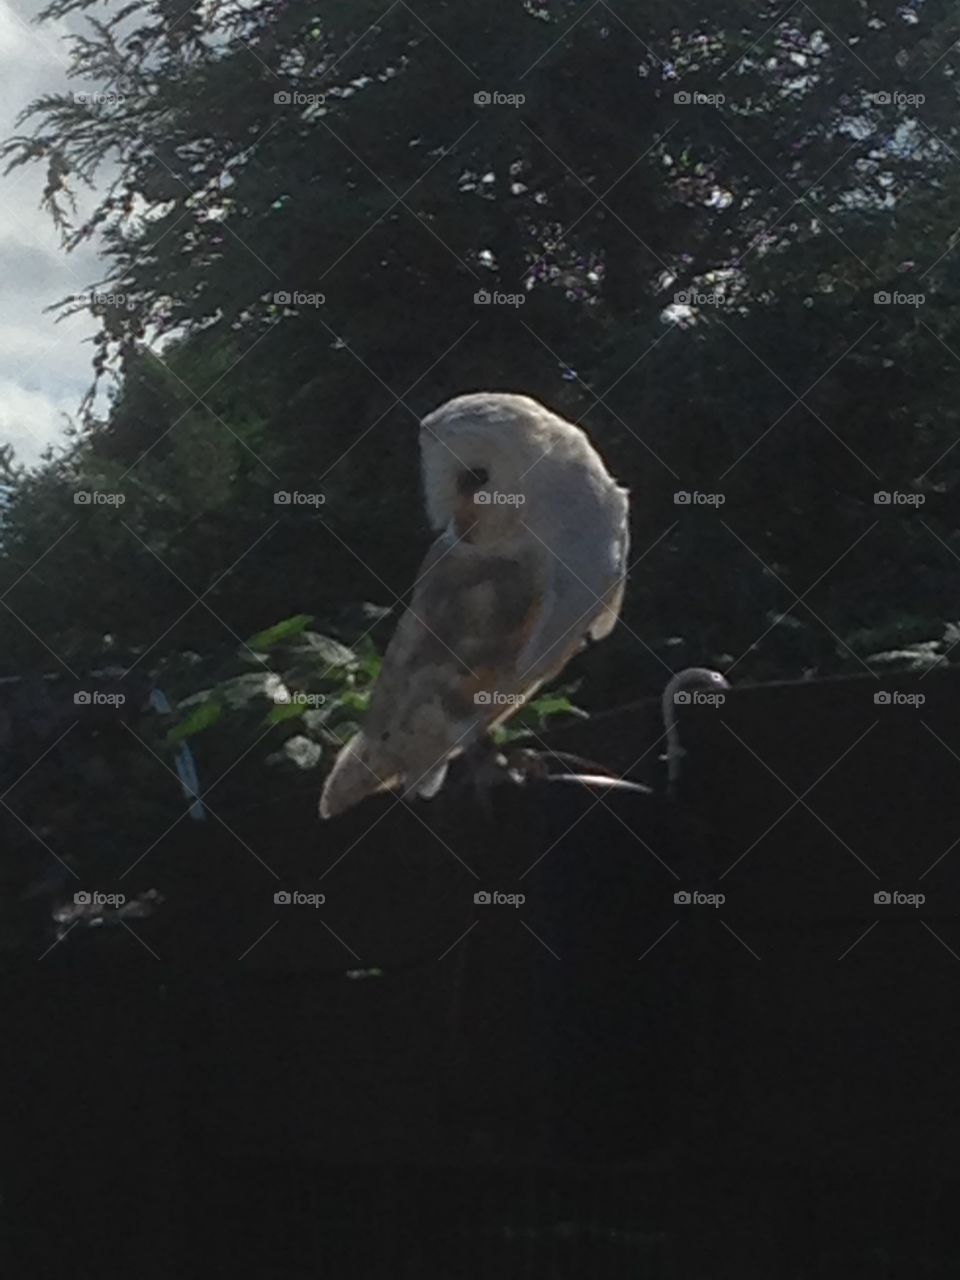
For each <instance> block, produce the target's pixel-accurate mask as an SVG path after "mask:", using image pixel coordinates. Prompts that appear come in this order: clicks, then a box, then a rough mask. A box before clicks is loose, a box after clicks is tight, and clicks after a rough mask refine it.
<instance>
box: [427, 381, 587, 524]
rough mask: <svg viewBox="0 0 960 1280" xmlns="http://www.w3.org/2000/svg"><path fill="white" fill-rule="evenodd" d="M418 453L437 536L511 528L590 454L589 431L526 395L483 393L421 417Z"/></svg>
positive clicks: (456, 400)
mask: <svg viewBox="0 0 960 1280" xmlns="http://www.w3.org/2000/svg"><path fill="white" fill-rule="evenodd" d="M420 450H421V458H422V468H423V488H424V497H425V501H426V508H427V516H428V518H429V520H430V523H431V525H432V526H433V528H434V529H436V530H437V531H438V532H439V531H440V530H442V529H445V528H447V527H449V526H450V525H451V522H452V523H453V525H454V527H455V528H456V529H457V530H458V532H460V533H463V531H464V529H465V527H467V526H468V525H470V524H475V525H476V526H477V527H478V528H480V529H481V530H491V531H493V530H506V529H509V528H511V527H512V526H513V525H515V524H517V523H519V522H520V520H521V519H523V518H524V517H525V516H526V517H529V515H530V514H531V505H532V504H535V503H537V501H538V498H539V497H541V496H542V495H543V494H545V493H548V492H550V490H551V486H552V487H553V488H554V490H555V489H556V488H557V485H558V482H559V476H560V471H561V470H562V469H563V468H564V467H566V466H569V465H570V464H571V463H575V462H579V463H580V464H581V465H582V462H583V459H584V455H585V453H586V452H591V450H590V445H589V443H588V441H587V438H586V436H585V435H584V433H583V432H582V431H581V430H580V429H579V427H575V426H574V425H573V424H572V423H569V422H565V421H564V420H563V419H562V418H560V417H558V416H557V415H556V414H554V413H551V412H550V410H549V409H547V408H546V407H545V406H544V405H542V404H539V403H538V402H537V401H536V400H532V399H531V398H530V397H529V396H521V395H511V394H509V393H507V392H491V391H486V392H478V393H476V394H472V395H463V396H457V397H456V398H455V399H453V400H448V401H447V402H446V403H445V404H443V405H441V406H440V408H439V409H435V410H434V411H433V413H430V414H428V415H427V417H426V418H424V420H423V423H422V424H421V427H420Z"/></svg>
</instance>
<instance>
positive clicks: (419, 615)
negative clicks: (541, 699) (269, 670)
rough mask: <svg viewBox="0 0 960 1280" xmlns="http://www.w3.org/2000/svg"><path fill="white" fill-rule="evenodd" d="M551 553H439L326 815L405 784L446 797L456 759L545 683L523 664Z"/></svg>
mask: <svg viewBox="0 0 960 1280" xmlns="http://www.w3.org/2000/svg"><path fill="white" fill-rule="evenodd" d="M550 574H551V567H550V564H549V554H548V553H547V551H546V550H545V548H543V547H539V546H537V545H536V544H534V545H529V541H528V540H524V542H523V544H522V545H521V544H516V545H515V544H510V545H509V548H508V549H503V550H498V551H493V550H487V549H479V548H477V547H475V546H473V545H472V544H470V543H469V542H467V541H466V540H463V539H461V540H457V539H456V538H455V537H454V536H453V535H452V534H447V533H445V534H443V535H442V536H441V537H440V538H439V539H438V540H437V541H436V542H435V543H434V545H433V547H432V548H431V549H430V551H429V553H428V555H427V557H426V559H425V561H424V563H423V566H422V568H421V570H420V574H419V576H418V578H417V582H416V585H415V587H414V591H413V596H412V599H411V601H410V605H409V607H408V608H407V610H406V612H405V613H404V615H403V616H402V618H401V619H400V622H399V624H398V625H397V629H396V631H395V633H394V635H393V638H392V640H391V641H390V644H389V646H388V648H387V652H386V654H385V655H384V659H383V666H382V668H381V671H380V675H379V677H378V679H377V683H376V686H375V688H374V691H373V695H372V697H371V700H370V706H369V708H368V711H367V716H366V719H365V722H364V727H363V729H362V730H361V732H360V733H359V734H357V735H356V736H355V737H354V738H353V739H351V741H350V742H348V743H347V745H346V746H345V747H344V748H343V750H342V751H341V752H340V755H339V756H338V757H337V761H336V763H335V765H334V768H333V771H332V772H331V774H330V776H329V777H328V779H327V782H326V786H325V787H324V791H323V796H322V797H321V802H320V811H321V814H322V815H323V816H330V815H331V814H333V813H337V812H340V811H341V810H342V809H345V808H348V807H349V806H350V805H352V804H355V803H357V802H358V801H359V800H361V799H362V798H363V797H364V796H365V795H369V794H371V793H373V792H376V791H380V790H382V789H384V788H387V787H393V786H397V785H402V786H403V787H404V789H405V791H407V792H409V791H413V790H418V791H421V792H425V793H427V794H430V793H432V792H433V791H436V790H438V789H439V786H440V784H441V783H442V781H443V772H444V767H445V764H446V762H447V761H448V760H449V759H450V757H451V756H452V755H454V754H456V753H458V752H460V751H462V750H463V749H464V748H465V747H466V746H468V745H469V744H470V743H471V742H472V741H474V740H475V739H476V738H477V737H478V736H479V734H480V732H481V731H482V730H483V728H484V727H485V726H486V725H488V724H490V723H492V722H494V721H498V720H503V719H506V717H507V716H508V715H510V714H511V713H512V712H513V711H515V710H516V709H517V707H518V706H519V705H520V703H521V701H522V699H523V697H524V695H525V694H527V693H528V691H529V690H530V689H531V688H535V687H536V684H537V683H539V682H538V681H536V680H533V679H531V676H530V674H529V673H524V672H522V671H521V669H520V666H519V663H518V660H519V658H520V655H521V654H522V653H523V652H524V651H525V649H526V648H527V646H528V643H529V640H530V637H531V635H532V634H534V633H535V632H536V631H537V629H538V627H539V626H540V625H541V614H542V612H543V610H544V607H545V603H546V600H547V597H548V593H549V581H550Z"/></svg>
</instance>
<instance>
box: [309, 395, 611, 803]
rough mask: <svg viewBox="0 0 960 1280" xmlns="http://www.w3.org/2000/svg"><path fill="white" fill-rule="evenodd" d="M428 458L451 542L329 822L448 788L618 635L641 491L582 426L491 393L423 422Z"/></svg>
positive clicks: (330, 789)
mask: <svg viewBox="0 0 960 1280" xmlns="http://www.w3.org/2000/svg"><path fill="white" fill-rule="evenodd" d="M420 450H421V463H422V473H423V488H424V494H425V499H426V509H427V515H428V517H429V519H430V523H431V525H432V526H433V528H434V530H435V531H436V532H437V533H438V535H439V536H438V537H437V540H436V541H435V542H434V544H433V546H432V547H431V548H430V550H429V552H428V554H427V557H426V559H425V560H424V563H423V565H422V567H421V570H420V574H419V576H418V578H417V581H416V583H415V585H414V589H413V595H412V599H411V601H410V605H409V607H408V608H407V610H406V612H405V613H404V614H403V616H402V617H401V619H400V622H399V624H398V625H397V629H396V632H395V633H394V635H393V638H392V640H391V642H390V644H389V646H388V648H387V651H386V654H385V655H384V659H383V666H382V668H381V671H380V675H379V678H378V680H377V683H376V685H375V687H374V690H373V693H372V695H371V699H370V704H369V707H368V710H367V715H366V718H365V721H364V725H363V729H362V730H361V732H359V733H357V734H356V735H355V736H354V737H353V738H352V739H351V740H350V741H349V742H348V743H347V744H346V746H344V747H343V749H342V750H341V751H340V754H339V755H338V757H337V759H336V762H335V764H334V766H333V770H332V772H331V773H330V775H329V777H328V778H327V781H326V785H325V786H324V788H323V794H322V796H321V800H320V815H321V817H324V818H329V817H332V816H333V815H335V814H338V813H341V812H342V811H343V810H344V809H348V808H350V807H351V806H352V805H355V804H356V803H358V801H360V800H362V799H364V798H365V797H366V796H368V795H372V794H373V793H375V792H378V791H382V790H385V789H395V788H401V789H402V791H403V795H404V797H405V798H409V797H411V796H412V795H415V794H418V795H420V796H421V797H424V798H430V797H431V796H433V795H435V794H436V793H437V792H438V791H439V789H440V787H441V786H442V785H443V781H444V777H445V774H446V770H447V765H448V763H449V761H450V760H451V759H452V758H453V757H454V756H456V755H459V754H460V753H461V752H462V751H463V750H464V749H465V748H467V747H468V746H470V745H471V744H472V743H474V742H475V741H476V740H477V739H478V738H479V737H480V736H481V735H482V734H483V733H484V731H485V730H488V729H490V728H492V727H494V726H495V725H498V724H500V723H502V722H503V721H504V720H506V719H507V718H508V717H509V716H510V715H512V714H513V713H514V712H515V711H517V710H518V708H519V707H520V706H521V705H522V704H523V703H524V702H525V701H526V700H527V699H528V698H530V697H531V696H532V695H533V694H534V693H535V692H536V690H537V689H538V688H539V687H540V686H541V685H542V684H544V683H545V682H546V681H548V680H551V679H553V677H554V676H556V675H557V674H558V673H559V672H560V671H562V669H563V668H564V667H565V666H566V664H567V662H568V661H569V659H570V658H571V657H572V656H573V655H574V654H575V653H576V652H577V651H578V650H579V649H581V648H582V647H583V645H584V644H585V643H586V640H587V638H588V637H589V638H590V639H591V640H601V639H603V638H604V637H605V636H607V635H609V633H610V632H611V631H612V629H613V626H614V623H615V622H616V620H617V616H618V614H619V612H620V606H621V603H622V601H623V593H624V586H625V580H626V569H627V552H628V548H629V525H628V506H629V504H628V500H627V491H626V489H623V488H621V487H620V486H619V485H618V484H617V483H616V481H615V480H614V479H613V477H612V476H611V475H610V473H609V472H608V471H607V469H606V467H605V466H604V464H603V460H602V459H601V457H600V455H599V454H598V453H597V451H596V449H594V447H593V446H592V445H591V443H590V441H589V439H588V438H587V436H586V433H585V432H583V431H582V430H581V429H580V428H579V427H577V426H574V425H573V424H572V423H570V422H566V421H565V420H564V419H563V418H560V417H558V416H557V415H556V414H555V413H552V412H551V411H550V410H549V409H547V408H546V407H545V406H544V405H542V404H540V403H538V402H537V401H536V400H532V399H530V398H529V397H527V396H522V395H509V394H505V393H496V392H481V393H478V394H472V395H462V396H457V397H456V398H455V399H453V400H448V401H447V402H446V403H445V404H443V405H441V406H440V408H439V409H436V410H434V412H433V413H431V414H429V415H428V416H427V417H426V418H424V420H423V423H422V424H421V428H420Z"/></svg>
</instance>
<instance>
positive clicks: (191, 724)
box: [167, 701, 223, 743]
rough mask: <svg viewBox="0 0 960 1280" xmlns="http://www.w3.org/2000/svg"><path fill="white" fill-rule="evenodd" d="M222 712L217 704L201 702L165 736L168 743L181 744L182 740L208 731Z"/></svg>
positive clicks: (214, 702)
mask: <svg viewBox="0 0 960 1280" xmlns="http://www.w3.org/2000/svg"><path fill="white" fill-rule="evenodd" d="M222 712H223V707H222V706H221V704H220V703H219V702H216V701H211V702H203V703H201V704H200V706H199V707H196V708H194V710H193V711H191V712H190V714H189V715H188V716H187V718H186V720H182V721H181V722H180V724H177V725H174V726H173V728H172V729H171V730H170V731H169V733H168V734H167V741H168V742H171V743H172V742H182V741H183V739H184V738H190V737H192V736H193V735H194V734H195V733H202V732H203V730H204V729H209V728H210V726H211V725H214V724H216V723H217V721H218V720H219V719H220V716H221V714H222Z"/></svg>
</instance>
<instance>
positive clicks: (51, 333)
mask: <svg viewBox="0 0 960 1280" xmlns="http://www.w3.org/2000/svg"><path fill="white" fill-rule="evenodd" d="M40 7H41V6H40V4H39V3H37V4H32V5H31V4H28V3H22V2H21V0H0V137H3V138H6V137H9V136H10V135H11V134H12V133H14V132H16V131H17V127H16V118H17V115H18V114H19V112H20V111H21V110H22V109H23V108H24V107H25V106H26V105H27V104H28V103H29V102H30V101H31V100H32V99H33V98H35V97H38V96H39V95H41V94H45V93H56V92H62V91H64V90H65V89H67V88H68V87H72V86H71V85H70V82H69V81H68V80H67V76H66V70H67V66H68V56H67V52H68V51H67V46H66V44H65V43H64V41H63V36H64V35H65V34H66V32H67V29H68V28H67V25H66V24H64V23H44V24H42V25H40V26H38V25H37V24H36V23H33V22H32V21H31V19H32V18H33V17H34V16H35V15H36V13H37V12H39V9H40ZM29 127H30V126H29V123H28V124H27V126H26V128H27V129H29ZM44 178H45V174H44V173H43V170H42V166H28V167H26V168H21V169H15V170H13V171H12V172H11V173H10V174H9V175H8V176H7V177H5V178H0V280H2V281H3V288H2V290H0V442H2V443H12V444H14V446H15V447H16V450H17V457H18V459H19V460H20V461H22V462H33V461H36V459H37V458H38V457H39V455H40V453H41V452H42V450H43V448H44V447H45V445H47V444H50V443H55V442H57V441H59V440H60V439H62V436H63V419H62V416H61V414H62V413H63V411H68V412H70V413H75V412H76V410H77V408H78V406H79V403H80V400H81V397H82V396H83V394H84V393H85V392H86V390H87V388H88V387H89V385H90V382H91V381H92V377H93V371H92V368H91V359H92V356H93V348H92V346H91V345H90V343H89V342H85V341H84V339H86V338H89V337H91V336H92V335H93V333H94V332H95V331H96V324H95V322H94V320H93V319H92V317H90V316H89V315H78V316H76V317H72V318H71V319H70V320H67V321H63V322H61V323H59V324H57V323H56V316H55V314H49V315H45V314H44V308H45V307H48V306H49V305H50V304H51V303H54V302H57V301H59V299H61V298H63V297H64V296H66V295H67V294H70V293H81V292H83V291H85V290H86V289H88V288H89V287H90V286H91V285H92V284H94V283H95V282H96V281H97V280H99V279H101V278H102V276H103V274H104V264H103V263H102V262H101V261H100V260H99V259H98V257H97V253H96V249H95V247H93V246H84V247H83V248H82V249H80V250H78V251H77V252H76V253H73V254H69V255H68V254H66V253H65V252H64V251H63V249H62V248H61V247H60V240H59V235H58V233H57V232H56V231H55V230H54V228H53V225H52V223H51V221H50V218H49V216H48V215H47V214H46V213H45V212H44V211H43V210H42V209H41V208H40V198H41V193H42V190H43V183H44ZM86 203H89V197H88V198H87V201H86Z"/></svg>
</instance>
